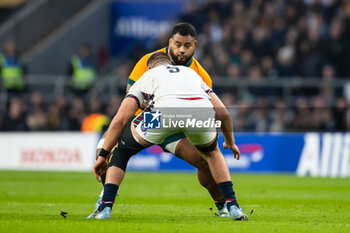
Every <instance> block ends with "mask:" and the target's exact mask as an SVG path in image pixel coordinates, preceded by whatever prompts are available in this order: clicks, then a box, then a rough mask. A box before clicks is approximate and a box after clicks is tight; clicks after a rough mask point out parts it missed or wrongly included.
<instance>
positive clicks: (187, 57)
mask: <svg viewBox="0 0 350 233" xmlns="http://www.w3.org/2000/svg"><path fill="white" fill-rule="evenodd" d="M169 52H170V56H171V59H172V60H173V61H174V63H175V65H182V66H184V65H186V64H187V63H188V62H189V61H190V60H191V58H192V56H193V54H194V52H193V53H192V54H191V55H190V56H186V58H185V59H183V60H179V59H178V58H177V56H176V55H175V54H174V51H173V50H172V49H170V48H169Z"/></svg>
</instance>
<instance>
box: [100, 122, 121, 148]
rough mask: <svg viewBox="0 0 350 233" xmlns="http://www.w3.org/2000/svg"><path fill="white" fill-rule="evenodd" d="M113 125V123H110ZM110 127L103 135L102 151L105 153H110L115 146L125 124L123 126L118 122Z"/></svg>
mask: <svg viewBox="0 0 350 233" xmlns="http://www.w3.org/2000/svg"><path fill="white" fill-rule="evenodd" d="M112 123H113V121H112ZM112 123H111V125H110V127H109V128H108V131H107V132H106V134H105V142H104V144H103V149H104V150H106V151H111V150H112V148H113V147H114V146H115V145H116V144H117V142H118V139H119V137H120V135H121V134H122V132H123V129H124V127H125V125H126V124H124V123H123V122H121V121H118V122H116V123H114V124H112Z"/></svg>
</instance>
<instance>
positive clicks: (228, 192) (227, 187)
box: [218, 181, 239, 210]
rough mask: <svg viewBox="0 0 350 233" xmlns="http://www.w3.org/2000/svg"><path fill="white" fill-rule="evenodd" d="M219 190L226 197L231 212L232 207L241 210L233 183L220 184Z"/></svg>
mask: <svg viewBox="0 0 350 233" xmlns="http://www.w3.org/2000/svg"><path fill="white" fill-rule="evenodd" d="M218 186H219V189H220V191H221V193H222V195H223V196H224V199H225V202H226V206H227V209H228V210H230V208H231V206H232V205H235V206H237V207H238V208H239V205H238V203H237V200H236V195H235V191H233V184H232V181H226V182H221V183H219V184H218Z"/></svg>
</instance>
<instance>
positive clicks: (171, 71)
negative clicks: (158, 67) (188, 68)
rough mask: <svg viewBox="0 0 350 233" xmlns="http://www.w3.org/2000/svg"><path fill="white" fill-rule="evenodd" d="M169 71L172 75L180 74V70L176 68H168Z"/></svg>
mask: <svg viewBox="0 0 350 233" xmlns="http://www.w3.org/2000/svg"><path fill="white" fill-rule="evenodd" d="M167 69H168V71H169V72H170V73H178V72H180V69H179V68H177V67H175V66H167Z"/></svg>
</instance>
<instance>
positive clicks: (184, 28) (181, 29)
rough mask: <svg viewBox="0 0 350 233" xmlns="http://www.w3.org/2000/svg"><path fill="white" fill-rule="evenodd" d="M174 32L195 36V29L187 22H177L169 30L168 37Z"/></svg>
mask: <svg viewBox="0 0 350 233" xmlns="http://www.w3.org/2000/svg"><path fill="white" fill-rule="evenodd" d="M176 33H179V34H180V35H181V36H192V37H193V38H196V36H197V31H196V29H195V28H194V27H193V26H192V25H191V24H189V23H184V22H183V23H178V24H176V25H175V26H174V27H173V30H172V31H171V35H170V37H173V36H174V35H175V34H176Z"/></svg>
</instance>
